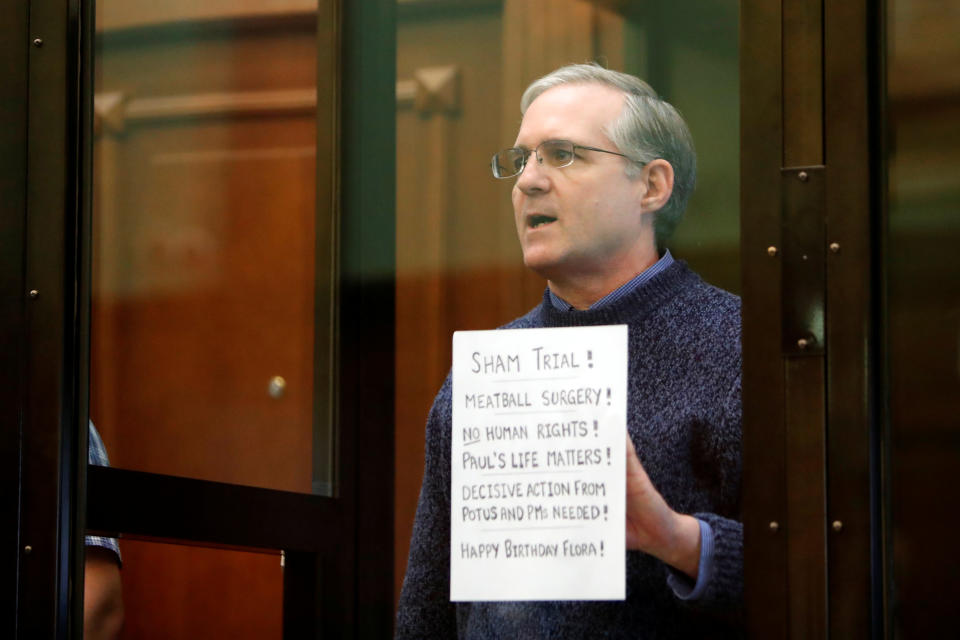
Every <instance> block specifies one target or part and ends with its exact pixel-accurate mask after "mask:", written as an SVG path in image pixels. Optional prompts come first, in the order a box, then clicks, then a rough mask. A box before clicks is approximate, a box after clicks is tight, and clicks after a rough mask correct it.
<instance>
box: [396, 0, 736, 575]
mask: <svg viewBox="0 0 960 640" xmlns="http://www.w3.org/2000/svg"><path fill="white" fill-rule="evenodd" d="M696 4H697V7H696V10H695V11H690V10H689V9H690V8H689V7H688V6H687V5H684V6H683V8H673V5H672V4H670V3H668V2H665V1H660V2H653V3H630V2H588V1H585V0H504V1H503V2H468V3H461V2H449V3H421V2H405V1H403V0H401V1H400V2H398V9H397V18H398V26H397V226H396V234H397V239H396V243H397V244H396V255H397V265H396V272H397V284H396V287H397V290H396V299H397V303H396V304H397V306H396V322H397V328H396V345H397V354H396V359H397V364H396V366H397V386H396V416H397V418H396V522H395V540H396V545H395V554H394V557H395V558H396V567H395V575H396V576H397V589H398V591H399V584H400V581H401V580H402V577H403V575H404V571H405V568H406V558H407V549H408V545H409V537H410V531H411V524H412V522H413V519H414V511H415V508H416V502H417V495H418V493H419V489H420V481H421V478H422V474H423V434H424V422H425V418H426V415H427V412H428V411H429V409H430V405H431V402H432V401H433V398H434V395H435V394H436V392H437V389H438V388H439V386H440V384H441V383H442V382H443V379H444V377H445V376H446V374H447V371H448V370H449V367H450V335H451V333H452V332H453V331H455V330H460V329H490V328H493V327H496V326H499V325H501V324H503V323H505V322H507V321H509V320H511V319H513V318H515V317H517V316H519V315H522V314H523V313H525V312H526V311H527V310H529V309H530V308H531V307H532V306H533V305H534V304H536V303H537V302H539V300H540V299H541V296H542V294H543V287H544V282H543V280H541V279H539V278H538V277H537V276H536V275H534V274H532V273H531V272H529V271H528V270H527V269H526V268H525V267H524V266H523V262H522V258H521V255H520V249H519V244H518V242H517V236H516V229H515V225H514V222H513V210H512V206H511V203H510V184H509V182H510V181H509V180H504V181H499V180H495V179H494V178H493V177H491V175H490V169H489V166H490V165H489V163H490V158H491V157H492V156H493V154H494V153H496V152H497V151H498V150H500V149H504V148H508V147H511V146H513V143H514V141H515V139H516V135H517V129H518V126H519V122H520V110H519V109H520V108H519V105H520V95H521V93H522V91H523V89H524V88H525V87H526V86H527V85H528V84H529V83H530V82H531V81H533V80H534V79H536V78H537V77H539V76H541V75H543V74H545V73H548V72H549V71H552V70H553V69H555V68H557V67H559V66H561V65H564V64H568V63H571V62H584V61H587V60H598V61H600V62H601V63H602V64H604V65H605V66H608V67H610V68H613V69H619V70H623V71H626V72H629V73H633V74H635V75H638V76H640V77H642V78H645V79H646V80H648V81H649V82H650V83H651V84H652V85H653V87H654V88H655V89H656V90H657V91H659V92H660V93H661V94H663V95H664V97H665V98H667V99H668V100H669V101H670V102H671V103H672V104H674V105H675V106H676V107H677V108H678V109H679V110H680V111H681V112H682V113H683V115H684V117H685V118H686V120H687V122H688V123H689V125H690V128H691V130H692V133H693V136H694V139H695V141H696V146H697V151H698V164H699V175H698V186H697V190H696V192H695V194H694V196H693V198H692V200H691V202H690V204H689V207H688V212H687V218H686V220H685V221H684V222H683V223H682V224H681V225H680V227H679V230H678V232H677V234H676V236H675V238H674V240H673V242H672V243H671V244H670V247H671V251H672V252H673V254H674V255H675V256H677V257H678V258H683V259H685V260H687V261H688V262H690V263H691V265H692V266H693V268H694V269H695V270H697V271H698V272H699V273H700V274H701V275H703V277H704V278H705V279H707V280H708V281H710V282H712V283H713V284H716V285H718V286H721V287H723V288H726V289H728V290H730V291H733V292H737V291H739V289H740V282H739V281H740V274H739V192H738V189H739V162H738V157H739V98H738V96H739V76H738V68H739V62H738V14H737V5H736V3H716V2H703V3H696ZM545 16H549V19H545ZM690 16H695V18H694V19H691V17H690ZM504 183H508V184H504Z"/></svg>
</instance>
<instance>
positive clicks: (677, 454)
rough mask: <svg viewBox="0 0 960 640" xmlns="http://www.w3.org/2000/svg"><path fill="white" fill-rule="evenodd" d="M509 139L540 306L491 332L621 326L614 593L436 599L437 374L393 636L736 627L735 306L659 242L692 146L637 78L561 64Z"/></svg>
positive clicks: (446, 504) (441, 578)
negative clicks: (619, 533)
mask: <svg viewBox="0 0 960 640" xmlns="http://www.w3.org/2000/svg"><path fill="white" fill-rule="evenodd" d="M521 111H522V112H523V120H522V123H521V126H520V131H519V133H518V135H517V140H516V143H515V145H514V147H513V148H511V149H507V150H504V151H501V152H500V153H498V154H496V155H495V156H494V159H493V172H494V175H495V176H496V177H501V178H508V177H513V176H516V182H515V184H514V187H513V207H514V216H515V221H516V225H517V234H518V236H519V239H520V245H521V247H522V249H523V258H524V263H525V264H526V265H527V266H528V267H530V268H531V269H533V270H534V271H536V272H537V273H538V274H540V275H542V276H544V277H545V278H546V279H547V284H548V288H547V290H546V292H545V294H544V299H543V302H542V303H541V304H540V305H539V306H538V307H536V308H535V309H533V310H532V311H530V312H529V313H528V314H527V315H525V316H523V317H522V318H519V319H517V320H515V321H513V322H511V323H510V324H508V325H506V328H527V327H559V326H583V325H604V324H627V325H628V348H629V357H628V361H629V370H628V377H627V387H628V393H627V402H628V407H627V431H628V434H629V435H628V438H627V478H626V483H627V485H626V486H627V531H626V540H627V548H628V552H627V596H626V601H624V602H499V603H498V602H474V603H450V602H449V535H450V530H449V526H450V430H451V426H450V425H451V407H450V379H449V378H448V379H447V381H446V383H445V384H444V386H443V387H442V388H441V390H440V392H439V394H438V395H437V399H436V401H435V403H434V406H433V409H432V410H431V412H430V417H429V420H428V423H427V437H426V464H425V467H426V468H425V471H424V478H423V486H422V488H421V493H420V502H419V505H418V508H417V517H416V523H415V525H414V531H413V539H412V543H411V549H410V557H409V560H408V566H407V574H406V577H405V580H404V586H403V592H402V594H401V597H400V605H399V610H398V616H397V636H398V637H431V638H432V637H451V636H456V635H459V636H460V637H468V638H598V637H604V638H606V637H617V638H618V637H624V638H627V637H629V638H694V637H696V638H702V637H709V638H728V637H739V636H740V634H741V632H740V629H739V623H738V620H739V611H740V607H741V600H742V526H741V525H740V523H739V522H738V521H737V517H738V511H739V491H740V487H739V483H740V423H741V418H740V415H741V411H740V304H739V300H738V299H737V298H736V297H735V296H733V295H731V294H728V293H726V292H723V291H720V290H718V289H716V288H714V287H711V286H709V285H707V284H705V283H704V282H703V281H702V280H701V279H700V278H699V277H698V276H697V275H696V274H694V273H693V272H691V271H690V270H689V269H688V268H687V267H686V265H685V264H684V263H682V262H680V261H674V260H673V258H672V256H671V255H670V253H669V251H665V252H664V253H663V255H662V256H661V255H659V253H658V251H657V246H658V243H659V244H660V245H661V246H662V242H663V240H664V239H665V238H666V237H667V236H668V235H669V233H670V231H671V230H672V229H673V227H674V226H675V225H676V223H677V221H678V219H679V218H680V217H681V216H682V214H683V210H684V207H685V205H686V200H687V198H688V197H689V195H690V192H691V191H692V189H693V184H694V179H695V173H696V170H695V155H694V150H693V144H692V141H691V139H690V134H689V131H688V129H687V127H686V124H685V123H684V122H683V120H682V118H681V117H680V115H679V114H678V113H677V112H676V110H675V109H674V108H673V107H672V106H670V105H669V104H668V103H666V102H664V101H662V100H660V99H659V98H658V97H657V95H656V94H655V93H654V92H653V90H652V89H650V87H649V86H647V85H646V84H645V83H644V82H642V81H641V80H639V79H637V78H634V77H633V76H629V75H626V74H622V73H617V72H613V71H608V70H605V69H602V68H601V67H598V66H595V65H572V66H568V67H563V68H561V69H558V70H557V71H554V72H553V73H551V74H549V75H547V76H545V77H543V78H541V79H539V80H537V81H536V82H534V83H533V84H532V85H531V86H530V87H529V88H528V89H527V91H526V92H525V93H524V95H523V99H522V100H521Z"/></svg>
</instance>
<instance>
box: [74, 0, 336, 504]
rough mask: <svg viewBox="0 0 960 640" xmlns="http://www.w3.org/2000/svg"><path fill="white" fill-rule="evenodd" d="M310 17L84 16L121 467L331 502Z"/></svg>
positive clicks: (329, 275)
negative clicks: (92, 21)
mask: <svg viewBox="0 0 960 640" xmlns="http://www.w3.org/2000/svg"><path fill="white" fill-rule="evenodd" d="M332 12H333V3H332V2H331V1H330V0H321V2H320V5H319V14H320V19H321V20H324V19H325V18H324V16H325V15H326V14H332ZM317 24H318V4H317V0H283V1H281V0H255V1H253V2H245V3H242V4H241V5H238V4H237V3H232V2H227V1H226V0H216V1H207V2H203V3H193V2H188V1H186V0H179V1H175V2H166V3H160V4H157V3H153V2H147V1H145V0H138V1H135V2H129V1H125V2H117V1H114V2H111V1H109V0H108V1H106V2H99V3H97V31H96V34H97V35H96V45H95V63H94V68H95V78H96V80H95V105H96V108H95V112H96V117H95V143H94V154H95V157H94V183H95V195H94V199H95V202H94V221H93V242H94V245H93V246H94V249H93V271H92V273H93V306H92V323H91V325H92V330H91V350H92V351H91V352H92V356H91V412H90V413H91V417H92V419H93V421H94V423H95V424H96V426H97V428H98V429H99V430H100V432H101V434H102V435H103V440H104V442H105V443H106V445H107V448H108V449H109V452H110V458H111V461H112V462H113V465H114V466H116V467H120V468H126V469H136V470H142V471H149V472H156V473H164V474H172V475H178V476H188V477H193V478H200V479H205V480H214V481H222V482H231V483H239V484H245V485H255V486H260V487H268V488H274V489H284V490H289V491H298V492H317V493H325V494H329V493H330V492H331V477H332V464H331V460H330V442H331V426H330V424H331V421H330V419H329V417H328V416H329V415H330V413H331V407H330V401H329V399H330V397H331V391H330V375H329V372H330V370H331V363H330V350H329V344H330V326H329V318H330V317H331V296H332V286H331V282H333V278H334V274H333V272H332V268H331V266H330V265H331V264H332V255H333V254H332V249H331V241H330V238H331V236H330V228H331V227H332V224H333V222H332V220H333V215H334V213H333V211H332V210H331V206H330V203H331V202H332V196H331V194H332V175H333V167H332V165H331V158H332V157H333V153H334V150H333V149H332V147H331V144H332V143H331V142H330V140H332V139H334V138H335V136H334V135H332V134H331V132H330V131H319V132H318V130H317V122H318V118H319V117H322V116H323V115H324V114H328V113H331V112H332V110H333V108H334V107H333V105H334V96H335V92H334V91H333V87H334V86H335V85H336V79H335V78H334V77H333V75H331V74H329V73H326V72H324V73H319V72H318V62H319V69H322V70H324V71H326V70H327V69H328V68H329V67H330V65H331V60H333V61H334V62H335V57H334V56H335V51H334V50H333V49H332V48H330V47H329V46H327V45H326V44H325V41H321V40H320V38H325V37H326V36H325V35H323V33H325V30H326V23H324V22H321V24H324V25H325V29H324V31H323V32H321V35H320V36H319V37H318V31H317ZM318 51H319V54H318ZM319 76H322V77H321V78H320V82H321V85H320V86H318V77H319ZM318 94H319V95H320V96H321V98H322V99H321V101H320V104H319V105H318V104H317V95H318ZM323 121H324V122H328V120H323ZM318 140H319V141H320V142H319V143H318ZM318 157H319V158H320V162H319V163H318V161H317V158H318ZM318 203H319V206H318ZM317 336H319V339H317Z"/></svg>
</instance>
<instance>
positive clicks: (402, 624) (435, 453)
mask: <svg viewBox="0 0 960 640" xmlns="http://www.w3.org/2000/svg"><path fill="white" fill-rule="evenodd" d="M448 637H450V638H452V637H456V618H455V610H454V605H453V604H452V603H451V602H450V378H449V377H448V378H447V381H446V382H445V383H444V385H443V387H441V389H440V392H439V393H438V394H437V398H436V400H434V404H433V408H432V409H431V410H430V416H429V418H428V419H427V431H426V446H425V460H424V474H423V483H422V485H421V487H420V499H419V502H418V504H417V515H416V520H415V521H414V525H413V536H412V538H411V541H410V555H409V556H408V558H407V571H406V574H405V576H404V580H403V588H402V590H401V592H400V602H399V605H398V607H397V629H396V638H448Z"/></svg>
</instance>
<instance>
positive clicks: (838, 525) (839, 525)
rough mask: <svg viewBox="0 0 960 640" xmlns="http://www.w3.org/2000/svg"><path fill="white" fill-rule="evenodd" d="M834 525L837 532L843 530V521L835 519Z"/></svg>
mask: <svg viewBox="0 0 960 640" xmlns="http://www.w3.org/2000/svg"><path fill="white" fill-rule="evenodd" d="M832 526H833V530H834V532H835V533H840V532H841V531H843V523H842V522H840V521H839V520H834V521H833V525H832Z"/></svg>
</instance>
